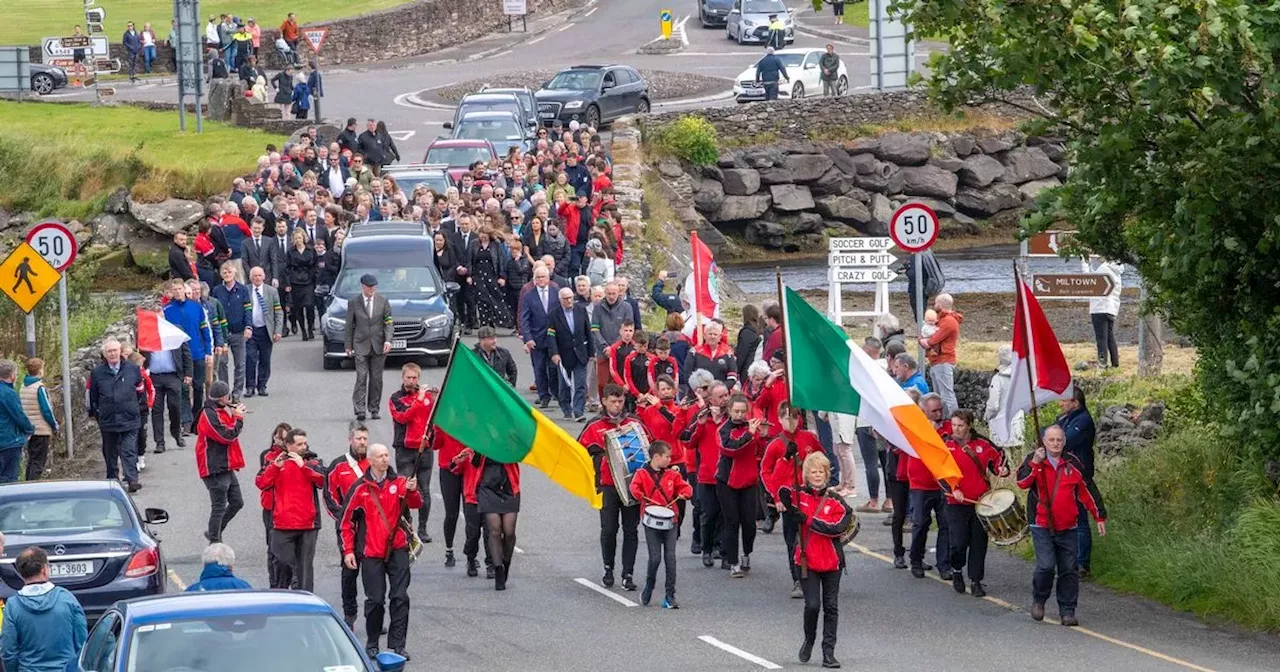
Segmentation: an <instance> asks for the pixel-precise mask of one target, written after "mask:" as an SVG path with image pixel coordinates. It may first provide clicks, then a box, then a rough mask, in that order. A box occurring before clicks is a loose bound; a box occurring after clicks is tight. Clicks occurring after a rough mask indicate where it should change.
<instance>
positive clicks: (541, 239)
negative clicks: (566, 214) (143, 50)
mask: <svg viewBox="0 0 1280 672" xmlns="http://www.w3.org/2000/svg"><path fill="white" fill-rule="evenodd" d="M544 224H546V222H543V221H542V218H540V217H537V216H534V217H530V218H529V226H528V227H526V228H525V230H524V234H523V235H522V236H521V242H523V243H524V254H525V256H526V257H527V258H528V259H529V263H531V264H532V263H533V262H535V261H537V260H539V259H541V258H542V255H544V254H547V252H548V251H549V250H548V247H547V242H546V238H547V234H546V231H544V230H543V225H544Z"/></svg>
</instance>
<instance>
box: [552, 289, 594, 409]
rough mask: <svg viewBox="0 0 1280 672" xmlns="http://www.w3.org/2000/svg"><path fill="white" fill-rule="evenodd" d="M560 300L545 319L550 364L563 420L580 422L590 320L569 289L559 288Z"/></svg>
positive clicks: (589, 337) (584, 391) (583, 307)
mask: <svg viewBox="0 0 1280 672" xmlns="http://www.w3.org/2000/svg"><path fill="white" fill-rule="evenodd" d="M559 299H560V305H559V306H557V307H555V308H552V309H551V311H550V313H549V314H548V315H547V322H548V326H547V336H549V338H548V339H547V341H548V345H549V346H550V351H551V364H552V367H553V368H554V369H555V374H556V375H558V376H560V395H559V396H560V410H561V411H563V412H564V417H565V418H573V419H575V420H577V421H579V422H583V421H585V420H586V419H587V416H586V402H587V363H588V361H589V360H590V359H591V356H592V355H593V354H594V353H593V346H592V344H591V319H590V318H588V317H587V309H586V307H585V306H583V305H582V304H580V303H577V302H576V301H574V299H573V290H572V289H570V288H568V287H561V288H560V294H559ZM570 379H571V380H570ZM570 384H572V385H570Z"/></svg>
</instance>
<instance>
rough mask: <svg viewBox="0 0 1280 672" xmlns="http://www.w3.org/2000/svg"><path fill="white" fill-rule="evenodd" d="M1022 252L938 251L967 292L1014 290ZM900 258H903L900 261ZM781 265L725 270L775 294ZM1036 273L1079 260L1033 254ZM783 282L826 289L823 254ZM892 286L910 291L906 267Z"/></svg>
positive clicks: (953, 284)
mask: <svg viewBox="0 0 1280 672" xmlns="http://www.w3.org/2000/svg"><path fill="white" fill-rule="evenodd" d="M893 253H894V256H896V257H898V258H899V259H900V260H901V259H905V255H904V254H903V253H902V252H901V251H900V250H896V249H895V250H893ZM1016 255H1017V248H1016V247H1013V246H999V247H988V248H980V249H969V250H953V251H948V252H939V253H937V256H938V262H939V263H940V264H941V265H942V272H943V273H944V274H945V275H946V278H947V285H946V290H947V291H948V292H950V293H952V294H965V293H1001V292H1012V291H1013V264H1012V263H1010V262H1011V261H1012V260H1013V258H1014V257H1015V256H1016ZM899 263H901V262H899ZM777 265H778V264H777V263H776V262H771V263H768V264H747V265H739V266H733V265H730V266H726V267H725V268H724V270H725V274H726V275H727V276H728V277H729V279H730V280H733V281H734V282H736V283H738V286H739V287H741V288H742V291H744V292H746V293H747V294H772V293H774V291H775V287H776V284H775V281H774V274H773V273H774V268H775V266H777ZM1029 265H1030V268H1031V272H1032V273H1079V272H1080V262H1079V261H1077V260H1070V261H1067V260H1062V259H1053V258H1038V257H1037V258H1032V259H1031V260H1030V263H1029ZM781 266H782V282H783V283H784V284H786V286H788V287H790V288H792V289H796V290H803V289H826V288H827V265H826V262H825V260H822V259H805V260H797V261H795V262H790V263H786V262H784V263H783V264H781ZM1139 285H1140V282H1139V278H1138V273H1137V272H1136V271H1135V270H1134V269H1133V268H1132V267H1130V266H1126V267H1125V273H1124V286H1125V288H1130V287H1138V286H1139ZM845 287H847V288H848V289H849V290H850V291H853V292H870V291H872V290H873V288H874V285H871V284H866V285H845ZM889 291H891V292H905V291H907V279H906V274H905V271H904V272H903V273H900V274H899V275H898V278H897V279H896V280H894V281H893V282H890V283H889Z"/></svg>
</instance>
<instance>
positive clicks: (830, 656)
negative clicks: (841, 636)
mask: <svg viewBox="0 0 1280 672" xmlns="http://www.w3.org/2000/svg"><path fill="white" fill-rule="evenodd" d="M822 666H823V667H826V668H829V669H833V670H834V669H836V668H838V667H840V661H838V660H836V654H835V653H833V652H831V651H823V652H822Z"/></svg>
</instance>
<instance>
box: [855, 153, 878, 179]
mask: <svg viewBox="0 0 1280 672" xmlns="http://www.w3.org/2000/svg"><path fill="white" fill-rule="evenodd" d="M849 161H850V162H851V163H852V164H853V172H852V173H849V174H850V175H870V174H871V173H872V172H874V171H875V169H876V163H877V161H876V155H875V154H854V155H851V156H850V157H849Z"/></svg>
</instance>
